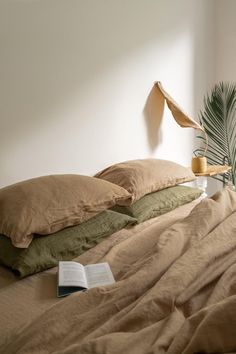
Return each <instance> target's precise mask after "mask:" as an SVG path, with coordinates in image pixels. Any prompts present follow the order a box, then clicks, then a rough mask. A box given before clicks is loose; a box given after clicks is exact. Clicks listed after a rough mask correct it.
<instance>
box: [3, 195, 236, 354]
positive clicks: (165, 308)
mask: <svg viewBox="0 0 236 354" xmlns="http://www.w3.org/2000/svg"><path fill="white" fill-rule="evenodd" d="M173 220H174V218H173V219H172V222H171V221H169V225H170V224H172V226H170V227H169V228H167V229H166V230H165V231H164V232H162V233H161V232H157V231H158V227H157V228H156V225H155V223H152V224H149V226H148V227H146V228H144V229H143V230H142V231H141V232H136V233H135V232H134V234H133V235H129V237H128V238H127V237H124V238H123V239H122V240H119V242H117V244H115V241H114V242H113V245H112V246H113V247H112V248H110V250H109V249H107V250H106V252H107V254H106V255H104V253H103V252H105V248H104V249H103V250H101V253H100V255H101V256H102V253H103V256H102V257H101V260H106V261H108V262H109V263H110V265H111V268H112V270H113V272H114V274H115V278H116V279H117V280H118V281H117V282H116V283H115V284H114V285H111V286H107V287H100V288H94V289H91V290H89V291H87V292H84V293H75V294H73V295H71V296H69V297H67V298H65V299H64V300H62V301H57V303H55V304H54V305H51V306H48V310H47V311H42V312H41V314H40V315H39V316H32V321H31V322H30V323H29V325H28V326H27V325H26V326H24V327H23V328H22V329H21V330H19V329H18V330H17V333H15V334H13V333H11V335H10V333H9V336H8V339H7V340H6V339H5V340H6V342H5V344H4V345H2V346H1V347H0V352H1V353H9V354H10V353H24V354H25V353H32V354H33V353H37V354H40V353H57V354H59V353H71V354H72V353H73V354H74V353H101V354H103V353H111V354H112V353H135V354H136V353H137V354H138V353H145V354H147V353H158V354H159V353H173V354H178V353H182V354H186V353H200V352H206V353H226V352H233V351H235V350H236V295H235V294H236V285H235V284H236V193H234V192H231V191H228V190H224V191H223V192H222V193H217V194H216V195H215V196H214V198H213V199H204V200H202V201H201V203H199V204H198V205H197V206H196V207H195V208H194V209H193V210H192V212H191V213H190V215H189V216H187V217H186V218H185V219H182V220H180V221H179V222H176V223H174V224H173ZM167 224H168V222H167ZM159 226H160V225H159ZM160 230H161V227H160V228H159V231H160ZM103 247H104V246H103ZM108 248H109V247H108ZM95 258H96V257H95ZM97 259H98V260H99V261H100V259H99V256H97ZM12 285H14V283H13V284H12ZM3 289H4V288H3ZM0 299H1V297H0Z"/></svg>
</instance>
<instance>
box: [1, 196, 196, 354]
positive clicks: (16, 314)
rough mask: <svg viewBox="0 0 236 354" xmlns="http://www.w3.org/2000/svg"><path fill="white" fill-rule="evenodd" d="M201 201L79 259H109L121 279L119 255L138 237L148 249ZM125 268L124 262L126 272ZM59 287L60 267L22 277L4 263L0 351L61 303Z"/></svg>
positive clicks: (122, 233)
mask: <svg viewBox="0 0 236 354" xmlns="http://www.w3.org/2000/svg"><path fill="white" fill-rule="evenodd" d="M198 202H199V200H195V201H193V202H191V203H188V204H186V205H183V206H181V207H179V208H177V209H175V210H173V211H171V212H169V213H167V214H164V215H161V216H158V217H157V218H153V219H150V220H148V221H146V222H144V223H142V224H139V225H135V226H133V227H129V228H128V229H127V228H126V229H122V230H120V231H118V232H116V233H114V234H112V235H111V236H110V237H108V238H106V239H105V240H104V241H103V242H101V243H99V244H98V245H97V246H95V247H93V248H92V249H89V250H88V251H86V252H85V253H83V254H81V255H80V256H79V257H77V258H75V260H77V261H78V262H80V263H82V264H84V265H86V264H89V263H98V262H103V261H108V262H109V264H110V265H112V272H113V274H114V276H115V279H116V280H118V279H119V273H120V271H121V270H120V268H121V265H120V262H119V257H120V255H122V253H123V252H124V250H129V249H130V248H132V249H134V248H133V245H134V244H136V240H137V238H141V239H142V240H143V241H145V245H143V247H145V249H146V250H148V249H149V247H152V246H153V244H154V243H155V242H156V237H157V236H156V235H159V234H160V233H161V232H163V231H164V230H165V229H166V228H167V227H169V226H171V225H172V224H174V223H175V222H176V221H177V220H180V219H182V218H184V217H185V216H187V215H188V214H189V212H190V211H191V210H192V209H193V207H194V206H195V205H196V204H197V203H198ZM137 256H138V255H137ZM125 269H126V265H125V264H124V268H123V271H124V270H125ZM56 289H57V267H54V268H51V269H48V270H46V271H43V272H40V273H37V274H34V275H31V276H28V277H26V278H24V279H21V280H19V279H17V278H16V277H15V276H14V274H13V273H12V271H10V270H8V269H6V268H5V267H1V266H0V313H1V321H0V353H2V352H4V345H5V344H6V342H7V341H8V340H10V339H12V340H14V338H15V336H17V333H19V332H20V331H21V330H22V329H23V328H24V327H26V326H28V325H29V324H30V323H32V321H33V320H35V319H37V318H38V316H41V315H42V314H43V313H45V312H47V311H48V310H49V309H50V308H51V307H52V306H54V305H56V304H57V303H60V302H61V299H58V298H57V296H56ZM4 354H6V353H4Z"/></svg>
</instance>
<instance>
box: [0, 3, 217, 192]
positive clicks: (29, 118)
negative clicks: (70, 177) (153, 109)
mask: <svg viewBox="0 0 236 354" xmlns="http://www.w3.org/2000/svg"><path fill="white" fill-rule="evenodd" d="M213 9H214V1H213V0H208V1H205V0H177V1H173V0H148V1H146V0H122V1H117V0H109V1H108V0H86V1H84V0H54V1H53V0H51V1H38V0H32V1H30V0H25V1H23V0H12V1H7V0H6V1H1V2H0V53H1V55H0V97H1V98H0V102H1V103H0V144H1V149H0V168H1V173H0V186H4V185H7V184H10V183H14V182H16V181H19V180H23V179H26V178H31V177H34V176H39V175H44V174H52V173H83V174H93V173H95V172H96V171H98V170H99V169H101V168H103V167H105V166H107V165H108V164H111V163H113V162H118V161H122V160H128V159H134V158H144V157H150V156H154V157H157V158H166V159H170V160H173V161H176V162H179V163H182V164H185V165H189V164H190V162H191V155H192V149H193V135H194V132H193V131H191V129H190V130H189V129H182V128H180V127H179V126H177V125H176V123H175V122H174V120H173V119H172V118H171V116H170V114H169V113H168V112H167V111H165V117H164V119H163V121H162V122H161V126H160V131H159V132H155V133H156V137H157V138H156V140H155V139H154V144H153V139H152V137H151V135H152V136H153V131H150V128H151V130H152V129H153V128H152V127H153V126H154V127H155V124H154V125H150V121H149V117H148V110H147V109H146V101H147V98H148V95H149V93H150V91H151V89H152V85H153V82H154V81H156V80H160V81H162V83H163V85H164V87H165V89H166V90H167V91H168V92H169V93H170V94H172V96H173V97H174V98H175V99H176V101H177V102H178V103H179V104H180V105H181V106H182V107H184V109H185V110H186V111H187V112H188V113H189V114H190V115H192V116H195V117H196V115H197V114H196V112H198V110H199V107H200V104H201V99H202V96H203V94H204V93H205V92H206V90H207V88H208V86H209V85H210V84H212V81H213V74H214V67H213V65H212V58H213V51H214V41H213V40H212V39H213V37H214V21H213ZM154 136H155V134H154Z"/></svg>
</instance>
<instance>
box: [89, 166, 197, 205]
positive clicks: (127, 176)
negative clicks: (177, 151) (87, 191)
mask: <svg viewBox="0 0 236 354" xmlns="http://www.w3.org/2000/svg"><path fill="white" fill-rule="evenodd" d="M95 177H97V178H101V179H104V180H106V181H109V182H112V183H114V184H117V185H119V186H120V187H123V188H125V189H126V190H127V191H128V192H129V193H130V194H131V195H132V199H130V200H129V201H130V204H132V203H134V202H135V201H137V200H139V199H140V198H141V197H143V196H144V195H146V194H149V193H152V192H155V191H158V190H161V189H165V188H167V187H171V186H175V185H177V184H181V183H184V182H189V181H192V180H194V179H195V178H196V177H195V175H194V174H193V172H192V171H191V169H189V168H186V167H184V166H181V165H179V164H177V163H175V162H172V161H167V160H160V159H141V160H131V161H125V162H122V163H118V164H115V165H112V166H109V167H107V168H106V169H104V170H103V171H100V172H98V173H97V174H96V175H95ZM126 205H127V204H126Z"/></svg>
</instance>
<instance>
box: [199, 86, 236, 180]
mask: <svg viewBox="0 0 236 354" xmlns="http://www.w3.org/2000/svg"><path fill="white" fill-rule="evenodd" d="M199 121H200V124H201V125H202V126H203V128H204V129H205V132H206V134H207V136H208V140H209V141H208V143H209V145H208V149H207V152H206V157H207V160H208V164H210V165H216V164H217V165H222V164H223V160H224V157H226V158H227V161H228V163H229V164H230V165H231V166H232V180H233V183H234V184H235V182H236V83H228V82H220V83H218V84H216V85H215V86H214V87H213V89H212V91H211V92H210V93H208V94H207V95H206V96H205V97H204V109H203V110H202V111H201V112H200V114H199ZM197 138H198V139H199V142H200V147H199V148H198V149H197V150H195V153H198V154H200V155H201V154H203V153H204V144H205V142H206V141H205V137H204V136H203V135H199V136H197ZM202 143H204V144H202ZM224 177H225V178H226V179H228V178H229V177H230V174H225V176H224ZM215 178H216V179H218V180H221V181H223V176H216V177H215Z"/></svg>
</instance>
